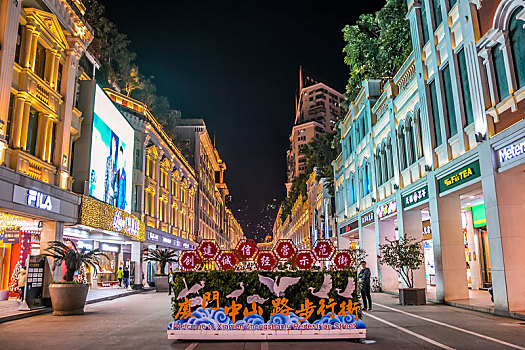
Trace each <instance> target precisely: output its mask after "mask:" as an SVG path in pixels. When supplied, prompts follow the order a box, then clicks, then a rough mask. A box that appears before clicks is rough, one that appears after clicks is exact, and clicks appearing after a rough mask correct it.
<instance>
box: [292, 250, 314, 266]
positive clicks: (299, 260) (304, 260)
mask: <svg viewBox="0 0 525 350" xmlns="http://www.w3.org/2000/svg"><path fill="white" fill-rule="evenodd" d="M314 262H315V256H314V254H313V253H312V251H311V250H301V251H300V252H299V253H297V255H296V256H295V265H297V268H299V270H309V269H311V268H312V266H313V265H314Z"/></svg>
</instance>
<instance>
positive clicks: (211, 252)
mask: <svg viewBox="0 0 525 350" xmlns="http://www.w3.org/2000/svg"><path fill="white" fill-rule="evenodd" d="M197 251H198V252H199V253H200V255H201V257H202V259H203V260H210V259H214V258H215V257H216V256H217V253H218V252H219V248H218V247H217V243H215V241H214V240H207V239H203V240H202V241H201V243H200V244H199V247H198V248H197Z"/></svg>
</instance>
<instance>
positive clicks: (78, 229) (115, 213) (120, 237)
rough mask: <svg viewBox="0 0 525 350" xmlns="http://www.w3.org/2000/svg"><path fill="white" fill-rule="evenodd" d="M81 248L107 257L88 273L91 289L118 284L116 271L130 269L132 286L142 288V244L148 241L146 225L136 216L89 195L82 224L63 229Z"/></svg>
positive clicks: (83, 200) (82, 207)
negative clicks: (146, 238) (101, 253)
mask: <svg viewBox="0 0 525 350" xmlns="http://www.w3.org/2000/svg"><path fill="white" fill-rule="evenodd" d="M64 234H65V235H67V236H68V237H70V238H73V239H74V240H75V242H76V244H77V245H78V246H79V247H80V248H85V249H87V250H92V249H100V251H102V252H103V253H104V254H105V255H106V256H105V257H102V258H101V263H100V267H98V268H96V269H93V268H92V267H90V268H89V270H88V271H86V277H87V281H88V283H89V284H90V285H91V287H92V288H108V287H115V286H117V285H118V280H117V271H118V269H119V268H120V267H122V269H123V270H126V269H128V271H129V273H130V284H131V286H132V287H133V286H134V287H135V288H140V286H141V285H142V269H141V256H142V248H141V244H142V242H144V240H145V225H144V223H143V222H142V221H140V220H139V219H138V218H136V217H135V216H134V215H132V214H129V213H127V212H125V211H124V210H122V209H119V208H116V207H114V206H112V205H109V204H107V203H104V202H101V201H99V200H97V199H95V198H91V197H89V196H83V197H82V206H81V214H80V220H79V224H78V225H75V226H74V227H68V228H66V229H64Z"/></svg>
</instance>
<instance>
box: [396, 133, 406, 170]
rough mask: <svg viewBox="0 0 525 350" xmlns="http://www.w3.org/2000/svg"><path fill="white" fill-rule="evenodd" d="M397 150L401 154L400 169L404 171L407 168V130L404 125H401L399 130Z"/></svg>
mask: <svg viewBox="0 0 525 350" xmlns="http://www.w3.org/2000/svg"><path fill="white" fill-rule="evenodd" d="M397 148H398V153H399V167H400V168H401V170H404V169H406V167H407V158H406V154H407V153H406V147H405V128H404V126H403V125H399V128H398V130H397Z"/></svg>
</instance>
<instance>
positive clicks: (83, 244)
mask: <svg viewBox="0 0 525 350" xmlns="http://www.w3.org/2000/svg"><path fill="white" fill-rule="evenodd" d="M77 248H78V249H85V250H93V249H94V248H95V242H94V241H78V242H77Z"/></svg>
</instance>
